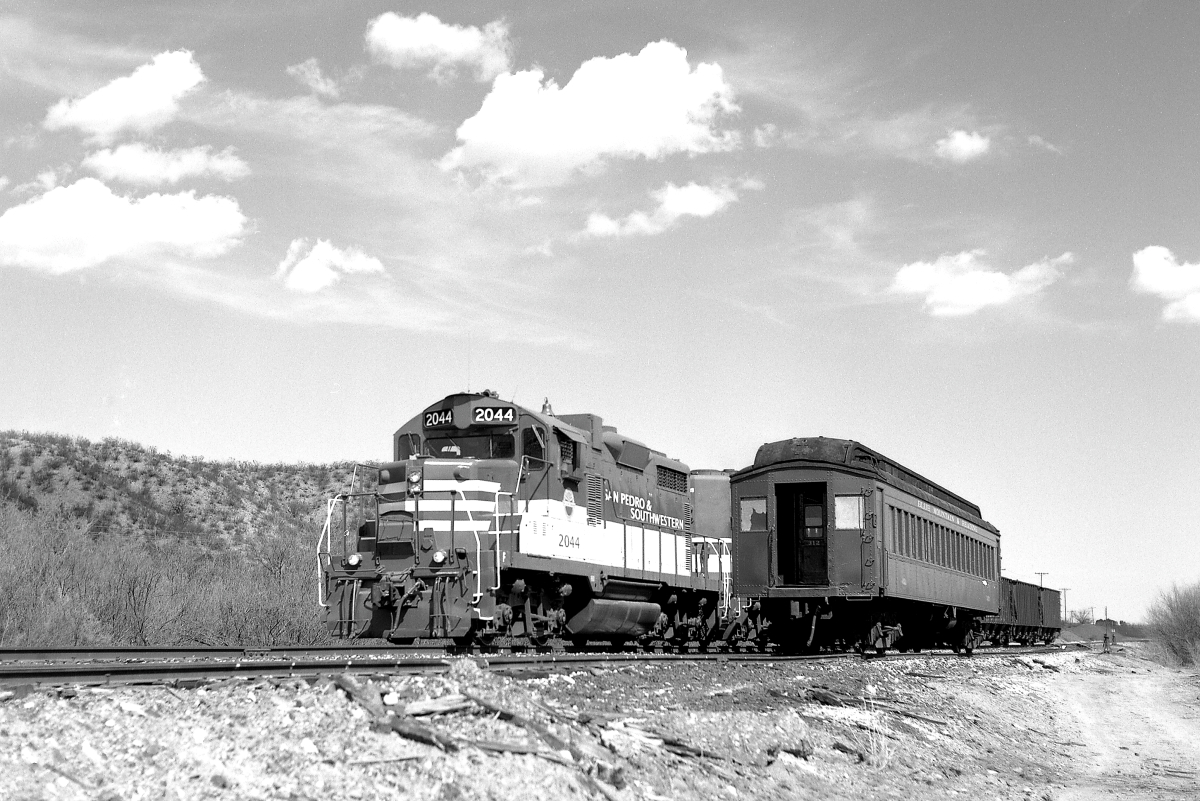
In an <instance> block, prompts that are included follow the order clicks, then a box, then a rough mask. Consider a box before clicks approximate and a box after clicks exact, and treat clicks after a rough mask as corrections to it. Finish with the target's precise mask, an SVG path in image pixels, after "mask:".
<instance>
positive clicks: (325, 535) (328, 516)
mask: <svg viewBox="0 0 1200 801" xmlns="http://www.w3.org/2000/svg"><path fill="white" fill-rule="evenodd" d="M340 498H341V495H335V496H333V497H332V498H330V499H329V500H327V501H326V502H325V525H324V526H322V528H321V536H320V537H318V538H317V603H318V604H319V605H320V606H321V608H322V609H328V608H329V569H328V568H329V567H331V566H332V565H333V555H332V554H331V553H330V548H331V541H332V537H333V510H334V508H335V507H336V506H337V504H338V499H340ZM322 546H324V550H322ZM321 557H324V560H323V561H322V558H321Z"/></svg>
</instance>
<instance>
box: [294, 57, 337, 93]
mask: <svg viewBox="0 0 1200 801" xmlns="http://www.w3.org/2000/svg"><path fill="white" fill-rule="evenodd" d="M287 74H288V75H291V76H292V77H293V78H295V79H296V80H297V81H299V82H300V83H302V84H304V85H305V86H307V87H308V88H309V89H312V90H313V91H314V92H316V93H317V94H319V95H322V96H324V97H332V98H337V97H339V96H340V95H341V94H342V89H341V87H340V86H338V84H337V81H335V80H333V79H332V78H328V77H326V76H325V75H324V74H323V73H322V72H321V64H320V62H318V61H317V59H315V58H310V59H308V60H307V61H301V62H300V63H299V64H293V65H291V66H290V67H288V68H287Z"/></svg>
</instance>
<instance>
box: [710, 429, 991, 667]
mask: <svg viewBox="0 0 1200 801" xmlns="http://www.w3.org/2000/svg"><path fill="white" fill-rule="evenodd" d="M731 488H732V500H731V503H732V512H733V521H732V522H733V591H734V593H735V595H738V596H744V598H745V601H744V603H745V609H746V613H745V615H743V619H742V620H741V621H740V625H742V626H745V627H748V628H749V629H750V631H749V632H748V633H747V635H746V636H750V637H753V638H755V639H758V640H761V641H765V642H774V643H776V644H778V645H779V646H780V647H782V648H785V649H788V650H803V649H815V648H818V647H823V646H824V647H839V646H841V647H846V646H856V647H861V648H873V649H875V650H877V651H879V652H882V651H883V650H885V649H886V648H889V647H892V646H895V647H897V648H899V649H900V650H909V649H921V648H929V647H935V646H949V647H952V648H954V649H955V650H960V649H961V650H965V651H966V652H967V653H970V652H971V651H972V650H973V649H974V648H975V646H976V645H977V644H978V643H979V642H980V641H981V639H982V621H983V619H984V618H986V617H987V616H989V615H996V614H997V613H998V612H999V603H1000V593H999V591H998V586H997V585H998V579H999V575H1000V535H999V532H998V531H997V530H996V528H995V527H993V526H992V525H990V524H989V523H988V522H987V521H985V520H984V519H983V518H982V517H981V516H980V511H979V507H978V506H976V505H975V504H973V503H971V502H969V501H967V500H965V499H963V498H961V497H959V496H958V495H955V494H954V493H952V492H950V491H948V490H946V489H945V488H943V487H941V486H939V485H937V484H935V483H933V482H932V481H929V480H928V479H926V478H924V477H922V476H920V475H918V474H917V473H915V472H913V471H912V470H909V469H908V468H906V467H903V466H902V465H900V464H898V463H897V462H895V461H893V460H891V459H888V458H886V457H885V456H883V455H881V454H879V453H876V452H875V451H873V450H871V449H870V448H867V447H865V446H864V445H862V444H860V443H858V442H854V441H852V440H844V439H829V438H825V437H809V438H798V439H789V440H782V441H779V442H772V443H768V444H766V445H763V446H762V447H761V448H759V449H758V453H757V454H756V456H755V459H754V464H753V465H751V466H750V467H747V468H745V469H744V470H741V471H738V472H736V473H734V474H733V476H732V478H731Z"/></svg>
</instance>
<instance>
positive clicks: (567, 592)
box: [318, 392, 730, 645]
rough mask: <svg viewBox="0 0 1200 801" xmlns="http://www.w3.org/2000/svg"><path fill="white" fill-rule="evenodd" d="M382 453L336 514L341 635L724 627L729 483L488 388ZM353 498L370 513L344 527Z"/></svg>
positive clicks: (439, 408) (671, 637) (329, 539)
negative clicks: (373, 474)
mask: <svg viewBox="0 0 1200 801" xmlns="http://www.w3.org/2000/svg"><path fill="white" fill-rule="evenodd" d="M393 456H394V461H392V462H389V463H387V464H384V465H382V466H381V467H379V468H378V470H377V486H376V487H375V488H374V489H373V490H364V491H362V492H360V493H350V494H348V495H345V496H339V498H337V499H335V501H334V502H331V504H330V509H329V511H330V514H329V515H328V519H327V522H326V527H325V530H324V532H323V534H322V537H321V545H320V546H319V548H318V550H319V552H320V553H319V557H318V558H319V562H320V569H321V582H322V586H321V593H320V595H321V603H322V605H323V606H325V608H326V621H327V624H328V625H329V628H330V631H331V632H332V633H333V634H334V636H337V637H384V638H387V639H389V640H392V641H395V642H401V643H402V642H411V641H412V640H414V639H416V638H449V639H452V640H454V641H455V642H457V643H458V644H459V645H467V644H469V643H472V642H482V643H488V642H492V641H494V640H495V639H496V638H498V637H504V638H512V637H516V638H521V639H523V640H524V641H526V642H532V643H534V644H545V643H546V642H548V641H549V640H551V639H560V638H561V639H566V640H571V641H574V642H575V643H579V644H581V643H585V642H587V641H590V640H602V641H607V642H609V643H623V642H625V641H626V640H631V639H638V638H646V637H655V638H662V639H664V640H667V641H676V642H683V641H701V642H703V641H707V640H711V639H712V638H713V637H714V636H716V634H717V633H718V632H717V629H716V627H717V625H718V623H719V621H720V620H721V619H723V618H725V617H727V616H728V615H729V604H730V596H729V589H730V577H729V540H728V536H727V535H728V523H727V520H728V508H729V507H728V493H727V487H728V484H727V481H723V480H722V479H723V478H724V474H714V473H713V471H698V472H697V473H695V474H691V475H689V474H690V471H689V470H688V467H687V465H685V464H683V463H681V462H679V461H676V460H674V459H670V458H668V457H667V456H666V455H665V454H663V453H662V452H660V451H656V450H653V449H652V448H649V447H647V446H646V445H645V444H643V443H641V442H638V441H636V440H633V439H630V438H629V437H626V436H624V435H622V434H620V433H619V432H618V431H617V430H616V429H615V428H613V427H611V426H605V425H604V424H603V420H602V419H601V418H600V417H597V416H596V415H592V414H579V415H562V416H555V415H554V414H553V412H552V410H551V408H550V406H549V404H548V403H547V404H546V405H545V406H544V407H543V409H542V411H541V412H534V411H532V410H530V409H526V408H524V407H522V406H519V405H517V404H515V403H510V402H507V401H503V400H501V399H500V398H499V397H497V395H496V394H495V393H492V392H484V393H476V394H471V393H462V394H456V395H451V396H449V397H446V398H444V399H443V400H441V401H438V402H437V403H435V404H433V405H432V406H430V407H428V408H427V409H425V410H424V411H422V412H421V413H420V414H418V415H417V416H416V417H414V418H413V419H412V420H410V421H409V422H408V423H406V424H405V425H404V426H402V427H401V428H400V429H399V430H398V431H396V433H395V435H394V439H393ZM355 496H357V499H358V500H359V501H360V502H361V501H366V502H367V504H368V505H370V506H372V507H373V509H372V511H371V512H370V513H368V514H367V515H365V516H366V517H367V518H369V519H366V520H364V521H363V522H362V523H361V525H359V526H358V527H357V530H356V531H351V530H350V529H351V526H350V525H348V524H347V520H348V519H349V518H348V517H347V509H348V507H349V505H350V504H351V503H353V501H354V500H355V499H356V498H355ZM697 498H698V499H697ZM722 503H723V507H722ZM697 504H698V505H699V506H700V507H701V508H703V509H704V510H705V518H704V519H705V520H706V521H709V522H710V523H715V526H714V525H706V524H704V523H698V522H697V519H696V517H695V515H694V510H695V509H696V507H697ZM339 508H340V510H341V514H342V517H341V521H342V525H341V526H340V530H341V537H340V539H341V541H342V542H341V543H338V541H337V540H338V538H337V537H335V535H334V529H335V525H336V523H337V522H338V515H337V511H338V509H339ZM339 544H340V545H341V546H342V547H341V548H339V547H338V546H339ZM339 550H340V551H341V553H337V551H339Z"/></svg>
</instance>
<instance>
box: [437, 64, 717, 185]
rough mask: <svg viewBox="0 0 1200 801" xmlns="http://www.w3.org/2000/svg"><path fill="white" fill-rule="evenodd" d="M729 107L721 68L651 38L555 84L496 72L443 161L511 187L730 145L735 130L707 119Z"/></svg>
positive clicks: (535, 74) (538, 76) (540, 76)
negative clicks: (615, 161)
mask: <svg viewBox="0 0 1200 801" xmlns="http://www.w3.org/2000/svg"><path fill="white" fill-rule="evenodd" d="M736 111H738V106H737V105H736V104H735V103H734V97H733V90H732V89H731V87H730V86H729V84H728V83H726V81H725V78H724V74H723V73H722V71H721V67H720V66H718V65H717V64H704V63H702V64H698V65H697V66H696V67H695V68H694V69H693V68H692V67H691V66H690V65H689V64H688V59H687V51H686V50H684V49H683V48H681V47H679V46H677V45H674V44H672V43H671V42H666V41H663V42H653V43H651V44H648V45H646V46H645V47H644V48H643V49H642V51H641V52H640V53H638V54H637V55H631V54H629V53H625V54H622V55H619V56H615V57H613V58H604V57H599V58H593V59H590V60H588V61H585V62H584V63H583V64H582V65H581V66H580V67H579V69H578V70H577V71H576V72H575V74H574V75H573V76H572V78H571V80H570V81H568V82H567V84H566V85H565V86H563V87H561V88H560V87H559V86H558V84H556V83H555V82H554V81H553V80H546V79H545V74H544V73H543V72H542V71H541V70H540V69H532V70H526V71H522V72H518V73H516V74H510V73H504V74H502V75H499V76H498V77H497V78H496V81H495V83H494V84H493V85H492V90H491V92H490V93H489V94H488V96H487V97H486V98H485V99H484V101H483V105H482V107H481V108H480V109H479V111H478V112H477V113H476V114H475V115H474V116H473V117H471V118H470V119H468V120H466V121H465V122H464V123H463V124H462V125H461V126H460V127H459V129H458V139H459V141H460V142H461V143H462V144H460V145H459V146H458V147H456V148H454V149H453V150H452V151H450V152H449V153H448V154H446V156H445V158H444V159H443V160H442V166H443V167H444V168H445V169H449V170H454V169H465V168H472V167H478V168H480V169H481V170H482V171H483V172H484V174H485V175H487V176H489V177H491V178H501V179H506V180H509V181H511V182H512V183H514V184H516V185H525V186H548V185H555V184H561V183H564V182H565V181H567V180H568V179H570V178H571V176H572V175H573V174H574V173H575V172H576V171H577V170H581V169H598V168H600V167H601V166H602V164H603V161H604V159H608V158H622V159H632V158H637V157H639V156H640V157H644V158H647V159H657V158H661V157H663V156H666V155H669V154H671V153H692V154H698V153H710V152H715V151H723V150H730V149H733V148H735V147H737V145H738V137H737V134H736V132H733V131H721V130H718V129H717V127H716V125H717V121H718V118H719V116H720V115H721V114H731V113H734V112H736Z"/></svg>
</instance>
